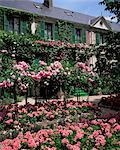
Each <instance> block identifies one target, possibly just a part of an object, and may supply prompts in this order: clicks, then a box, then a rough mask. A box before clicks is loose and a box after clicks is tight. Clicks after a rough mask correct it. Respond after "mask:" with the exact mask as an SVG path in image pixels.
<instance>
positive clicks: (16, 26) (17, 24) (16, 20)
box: [14, 18, 20, 33]
mask: <svg viewBox="0 0 120 150" xmlns="http://www.w3.org/2000/svg"><path fill="white" fill-rule="evenodd" d="M14 32H16V33H20V21H19V18H14Z"/></svg>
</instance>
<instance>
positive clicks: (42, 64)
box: [39, 60, 47, 66]
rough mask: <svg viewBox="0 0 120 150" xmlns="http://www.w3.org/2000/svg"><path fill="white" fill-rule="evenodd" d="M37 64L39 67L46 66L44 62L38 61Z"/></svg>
mask: <svg viewBox="0 0 120 150" xmlns="http://www.w3.org/2000/svg"><path fill="white" fill-rule="evenodd" d="M39 64H40V65H41V66H47V64H46V63H45V62H44V61H41V60H40V61H39Z"/></svg>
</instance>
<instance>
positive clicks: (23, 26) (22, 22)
mask: <svg viewBox="0 0 120 150" xmlns="http://www.w3.org/2000/svg"><path fill="white" fill-rule="evenodd" d="M20 33H24V34H26V33H27V21H25V20H20Z"/></svg>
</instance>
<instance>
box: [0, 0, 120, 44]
mask: <svg viewBox="0 0 120 150" xmlns="http://www.w3.org/2000/svg"><path fill="white" fill-rule="evenodd" d="M0 30H4V31H7V32H15V33H18V34H38V35H39V36H40V38H41V39H44V40H64V41H67V42H71V43H78V42H79V43H86V44H88V45H90V44H92V45H99V44H101V43H104V42H105V41H104V40H105V34H106V33H107V32H108V31H109V30H111V31H113V32H120V24H116V23H114V22H110V21H107V20H106V19H105V18H104V17H103V16H99V17H94V16H89V15H85V14H82V13H78V12H73V11H70V10H66V9H62V8H57V7H54V6H53V0H44V3H43V4H42V3H37V2H32V1H25V0H1V1H0Z"/></svg>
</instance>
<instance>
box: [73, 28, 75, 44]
mask: <svg viewBox="0 0 120 150" xmlns="http://www.w3.org/2000/svg"><path fill="white" fill-rule="evenodd" d="M72 43H75V28H74V26H73V32H72Z"/></svg>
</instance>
